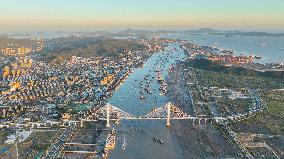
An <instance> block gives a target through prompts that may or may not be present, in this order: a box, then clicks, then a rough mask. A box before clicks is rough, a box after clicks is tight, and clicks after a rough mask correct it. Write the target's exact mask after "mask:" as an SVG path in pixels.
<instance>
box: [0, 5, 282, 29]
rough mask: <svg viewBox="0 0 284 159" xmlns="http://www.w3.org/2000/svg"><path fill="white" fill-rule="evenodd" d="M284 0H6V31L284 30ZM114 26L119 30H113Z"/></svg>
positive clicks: (1, 10) (0, 13)
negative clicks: (130, 29) (207, 28)
mask: <svg viewBox="0 0 284 159" xmlns="http://www.w3.org/2000/svg"><path fill="white" fill-rule="evenodd" d="M283 8H284V1H282V0H273V1H268V0H264V1H259V0H250V1H247V0H231V1H226V0H219V1H211V0H201V1H197V0H179V1H178V2H177V1H173V0H144V1H135V0H120V1H117V0H106V1H92V0H82V1H74V0H60V1H55V0H40V1H38V0H28V1H21V0H9V1H7V0H5V1H2V2H1V6H0V17H1V21H0V28H1V33H4V32H37V31H82V30H83V31H93V30H123V29H126V28H134V29H136V28H138V29H139V28H142V29H155V28H156V29H157V30H158V29H171V30H173V29H174V28H176V29H186V28H188V29H190V28H202V27H210V28H222V29H224V30H235V29H239V30H249V31H252V30H257V31H272V32H277V31H283V30H284V29H283V28H284V21H283V19H284V11H283ZM114 28H116V29H114Z"/></svg>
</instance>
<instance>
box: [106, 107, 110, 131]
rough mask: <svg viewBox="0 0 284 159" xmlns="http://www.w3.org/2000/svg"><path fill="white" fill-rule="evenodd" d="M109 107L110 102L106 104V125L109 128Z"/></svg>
mask: <svg viewBox="0 0 284 159" xmlns="http://www.w3.org/2000/svg"><path fill="white" fill-rule="evenodd" d="M109 109H110V104H109V103H107V104H106V116H107V118H106V122H107V123H106V127H107V128H109V127H110V122H109Z"/></svg>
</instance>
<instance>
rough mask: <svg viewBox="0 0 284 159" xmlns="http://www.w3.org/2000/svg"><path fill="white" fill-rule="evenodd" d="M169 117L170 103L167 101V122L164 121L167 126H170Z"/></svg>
mask: <svg viewBox="0 0 284 159" xmlns="http://www.w3.org/2000/svg"><path fill="white" fill-rule="evenodd" d="M170 118H171V104H170V103H167V122H166V127H167V128H170V127H171V123H170Z"/></svg>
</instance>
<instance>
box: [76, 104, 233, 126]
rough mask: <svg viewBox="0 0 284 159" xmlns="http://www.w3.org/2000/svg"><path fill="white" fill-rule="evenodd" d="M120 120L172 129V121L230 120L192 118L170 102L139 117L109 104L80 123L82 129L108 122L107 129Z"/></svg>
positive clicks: (96, 110)
mask: <svg viewBox="0 0 284 159" xmlns="http://www.w3.org/2000/svg"><path fill="white" fill-rule="evenodd" d="M120 120H166V126H167V127H170V126H171V123H170V120H193V124H194V123H195V121H196V120H197V121H198V123H200V122H201V120H203V121H205V123H207V122H210V123H212V122H213V121H215V122H217V123H218V122H219V121H224V120H228V118H224V117H206V116H190V115H188V114H187V113H185V112H183V111H182V110H181V109H180V108H178V107H176V106H175V105H173V104H172V103H171V102H168V103H166V104H165V105H162V106H161V107H158V108H154V109H152V110H151V111H150V112H149V113H148V114H145V115H143V116H138V117H137V116H134V115H132V114H130V113H127V112H125V111H123V110H121V109H119V108H117V107H115V106H113V105H111V104H109V103H107V104H106V105H105V106H102V107H100V108H95V109H93V113H92V114H91V115H90V116H87V117H86V118H81V119H80V123H81V127H83V123H84V122H88V121H89V122H90V121H106V127H107V128H109V127H110V121H120Z"/></svg>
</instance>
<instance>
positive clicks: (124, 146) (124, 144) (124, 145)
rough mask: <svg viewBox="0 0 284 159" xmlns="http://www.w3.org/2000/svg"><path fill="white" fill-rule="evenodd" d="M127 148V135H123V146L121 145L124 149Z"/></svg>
mask: <svg viewBox="0 0 284 159" xmlns="http://www.w3.org/2000/svg"><path fill="white" fill-rule="evenodd" d="M125 148H126V143H125V135H123V144H122V146H121V149H122V150H125Z"/></svg>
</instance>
